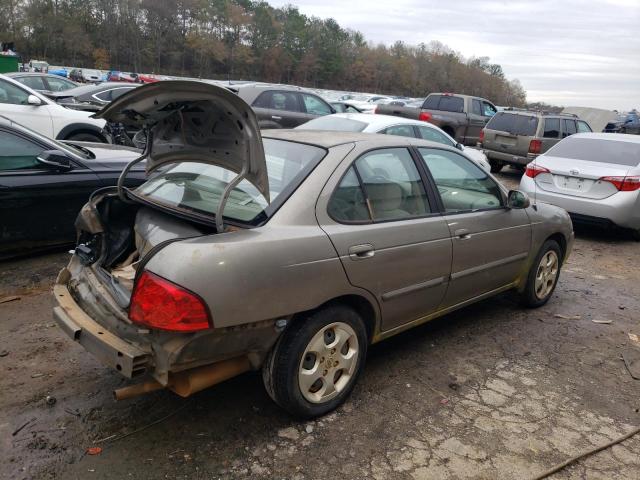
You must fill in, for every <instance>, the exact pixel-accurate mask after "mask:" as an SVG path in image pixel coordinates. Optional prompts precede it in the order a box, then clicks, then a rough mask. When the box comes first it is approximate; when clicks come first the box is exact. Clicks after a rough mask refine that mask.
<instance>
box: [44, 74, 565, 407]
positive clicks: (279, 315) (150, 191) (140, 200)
mask: <svg viewBox="0 0 640 480" xmlns="http://www.w3.org/2000/svg"><path fill="white" fill-rule="evenodd" d="M97 116H98V117H99V118H104V119H107V120H110V121H115V122H122V123H125V124H128V125H130V126H132V127H137V128H142V129H145V130H146V134H147V146H146V149H145V151H144V153H143V154H142V155H141V157H140V159H138V160H137V161H142V160H143V159H145V160H146V166H147V172H148V175H149V176H148V180H147V182H146V183H145V184H143V185H142V186H140V187H138V188H137V189H135V190H129V189H126V188H124V187H123V186H122V185H120V186H119V188H113V189H103V190H100V191H97V192H96V193H94V194H93V196H92V198H91V199H90V201H89V202H88V203H87V205H85V207H84V208H83V210H82V211H81V212H80V215H79V216H78V219H77V222H76V227H77V229H78V245H77V247H76V249H75V253H74V255H73V257H72V259H71V262H70V264H69V265H68V267H67V268H65V269H64V270H62V272H61V273H60V275H59V277H58V279H57V282H56V285H55V288H54V294H55V298H56V300H57V306H56V307H55V308H54V316H55V318H56V320H57V322H58V324H59V325H60V327H61V328H62V329H63V330H64V331H65V332H66V333H67V334H68V335H69V336H70V337H71V338H73V339H74V340H75V341H77V342H79V343H80V344H81V345H83V346H84V347H85V348H86V349H87V350H88V351H89V352H91V353H92V354H93V355H95V356H96V357H97V358H98V359H99V360H100V361H101V362H103V363H104V364H106V365H109V366H111V367H112V368H114V369H116V370H117V371H118V372H120V373H121V374H122V375H124V376H125V377H127V378H130V379H140V381H139V382H135V383H132V385H130V386H128V387H125V388H123V389H120V390H118V391H116V397H117V398H127V397H131V396H134V395H138V394H140V393H143V392H146V391H151V390H157V389H160V388H168V389H170V390H173V391H174V392H176V393H178V394H179V395H182V396H188V395H190V394H192V393H194V392H196V391H199V390H202V389H204V388H207V387H209V386H211V385H214V384H216V383H218V382H220V381H223V380H225V379H227V378H230V377H232V376H234V375H238V374H240V373H242V372H245V371H247V370H251V369H253V370H257V369H262V372H263V378H264V383H265V386H266V389H267V391H268V392H269V394H270V395H271V397H272V398H273V399H274V400H275V401H276V402H277V403H278V404H279V405H281V406H282V407H283V408H285V409H286V410H288V411H289V412H291V413H292V414H294V415H296V416H300V417H314V416H317V415H322V414H324V413H326V412H328V411H330V410H332V409H334V408H335V407H336V406H338V405H339V404H340V403H342V402H343V401H344V400H345V398H346V397H347V396H348V395H349V393H350V391H351V390H352V389H353V387H354V385H355V383H356V380H357V378H358V375H359V374H360V373H361V371H362V369H363V366H364V361H365V356H366V352H367V347H368V346H369V345H370V344H372V343H375V342H378V341H380V340H383V339H385V338H387V337H390V336H392V335H395V334H396V333H399V332H401V331H403V330H406V329H408V328H411V327H413V326H416V325H419V324H422V323H424V322H426V321H429V320H431V319H434V318H436V317H440V316H442V315H444V314H446V313H448V312H451V311H453V310H455V309H458V308H460V307H463V306H466V305H469V304H470V303H473V302H476V301H479V300H482V299H485V298H487V297H490V296H492V295H495V294H497V293H500V292H504V291H507V290H510V289H515V290H517V292H518V293H519V295H520V296H521V298H522V302H523V303H524V304H525V305H527V306H530V307H535V306H540V305H542V304H544V303H545V302H547V301H548V300H549V298H550V296H551V295H552V293H553V291H554V288H555V286H556V283H557V281H558V277H559V274H560V268H561V266H562V264H563V262H564V261H565V259H566V258H567V256H568V255H569V252H570V251H571V246H572V243H573V231H572V225H571V221H570V219H569V217H568V215H567V213H566V212H565V211H564V210H562V209H559V208H556V207H553V206H551V205H546V204H538V205H530V202H529V199H528V198H527V196H526V195H525V194H523V193H521V192H518V191H511V192H507V191H506V190H504V188H503V187H502V186H501V185H500V184H499V183H498V182H497V181H496V180H495V179H493V178H492V177H491V176H490V175H488V174H487V173H486V172H484V171H483V170H482V169H480V168H479V167H477V166H476V165H475V164H474V163H473V162H471V161H470V160H468V159H467V158H466V157H464V156H463V155H461V154H460V153H459V152H458V151H457V150H455V149H453V148H448V147H446V146H444V145H442V144H437V143H431V142H428V141H424V140H418V139H412V138H405V137H397V136H390V135H371V134H360V133H344V132H326V131H322V132H314V131H303V130H299V131H264V132H262V134H261V132H260V131H259V129H258V123H257V121H256V117H255V115H254V113H253V112H252V110H251V108H250V107H249V106H248V105H247V104H245V103H244V102H243V101H242V100H241V99H240V98H238V97H237V96H236V95H234V94H233V93H231V92H229V91H227V90H225V89H223V88H219V87H216V86H213V85H209V84H205V83H202V82H185V81H167V82H158V83H155V84H150V85H146V86H142V87H140V88H137V89H135V90H133V91H132V92H130V93H128V94H126V95H124V96H122V97H120V98H119V99H118V100H116V101H114V102H113V103H112V104H111V105H110V106H108V107H106V108H105V109H104V110H103V111H101V112H100V113H99V114H98V115H97ZM126 174H127V170H125V171H124V172H123V174H122V177H121V180H122V179H123V178H124V177H125V176H126ZM121 183H122V182H121Z"/></svg>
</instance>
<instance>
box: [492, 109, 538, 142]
mask: <svg viewBox="0 0 640 480" xmlns="http://www.w3.org/2000/svg"><path fill="white" fill-rule="evenodd" d="M487 128H488V129H490V130H498V131H500V132H508V133H510V134H512V135H526V136H533V135H535V134H536V130H538V118H537V117H534V116H529V115H517V114H515V113H506V112H498V113H497V114H496V115H495V116H494V117H493V118H492V119H491V120H489V123H488V124H487Z"/></svg>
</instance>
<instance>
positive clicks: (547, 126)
mask: <svg viewBox="0 0 640 480" xmlns="http://www.w3.org/2000/svg"><path fill="white" fill-rule="evenodd" d="M543 137H544V138H560V119H559V118H545V119H544V134H543Z"/></svg>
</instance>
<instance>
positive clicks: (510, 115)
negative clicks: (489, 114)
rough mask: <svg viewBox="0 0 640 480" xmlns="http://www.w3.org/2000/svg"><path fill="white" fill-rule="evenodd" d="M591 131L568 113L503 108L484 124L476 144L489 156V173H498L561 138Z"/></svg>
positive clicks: (549, 146)
mask: <svg viewBox="0 0 640 480" xmlns="http://www.w3.org/2000/svg"><path fill="white" fill-rule="evenodd" d="M591 131H592V130H591V127H590V126H589V124H588V123H587V122H585V121H584V120H580V119H579V118H578V117H577V116H575V115H571V114H566V113H544V112H531V111H525V110H522V111H519V110H518V111H516V110H510V111H502V112H498V113H497V114H496V115H495V116H494V117H493V118H492V119H491V120H490V121H489V123H487V126H486V127H485V128H484V130H483V131H482V133H481V134H480V141H479V142H478V147H480V148H482V150H483V151H484V153H485V155H486V156H487V158H488V159H489V163H490V164H491V172H493V173H497V172H499V171H500V170H502V167H504V165H505V164H510V165H515V166H520V167H524V166H525V165H527V164H528V163H529V162H531V161H532V160H533V159H534V158H536V157H537V156H538V155H540V154H542V153H545V152H546V151H547V150H549V149H550V148H551V147H553V146H554V145H555V144H556V143H558V142H559V141H560V140H562V139H563V138H566V137H568V136H569V135H573V134H574V133H584V132H591Z"/></svg>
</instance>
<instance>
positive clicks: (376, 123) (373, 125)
mask: <svg viewBox="0 0 640 480" xmlns="http://www.w3.org/2000/svg"><path fill="white" fill-rule="evenodd" d="M331 117H336V118H346V119H348V120H355V121H358V122H362V123H366V124H367V127H366V128H367V129H374V130H378V129H381V128H386V127H391V126H393V125H418V126H425V127H431V128H435V125H431V124H429V123H428V122H423V121H421V120H412V119H410V118H404V117H394V116H393V115H383V114H379V113H375V114H372V113H334V114H332V115H326V116H323V117H321V118H331Z"/></svg>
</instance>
